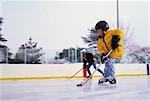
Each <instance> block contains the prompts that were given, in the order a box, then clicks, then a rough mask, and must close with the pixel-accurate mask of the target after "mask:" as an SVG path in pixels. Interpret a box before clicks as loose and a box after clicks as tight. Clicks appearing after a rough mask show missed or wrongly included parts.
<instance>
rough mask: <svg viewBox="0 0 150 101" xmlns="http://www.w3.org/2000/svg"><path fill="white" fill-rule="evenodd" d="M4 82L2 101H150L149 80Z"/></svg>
mask: <svg viewBox="0 0 150 101" xmlns="http://www.w3.org/2000/svg"><path fill="white" fill-rule="evenodd" d="M80 81H81V79H71V80H24V81H1V84H0V87H1V91H0V93H1V94H0V96H1V97H0V101H110V99H112V100H113V101H149V99H150V77H147V76H143V77H117V84H109V83H105V84H98V79H95V78H94V79H91V80H89V81H88V82H87V84H85V85H84V86H82V87H77V86H76V84H77V83H79V82H80Z"/></svg>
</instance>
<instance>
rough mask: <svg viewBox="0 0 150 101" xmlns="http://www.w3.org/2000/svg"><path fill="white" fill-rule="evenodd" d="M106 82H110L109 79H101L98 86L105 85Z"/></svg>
mask: <svg viewBox="0 0 150 101" xmlns="http://www.w3.org/2000/svg"><path fill="white" fill-rule="evenodd" d="M105 82H108V79H106V78H101V79H99V81H98V84H101V83H105Z"/></svg>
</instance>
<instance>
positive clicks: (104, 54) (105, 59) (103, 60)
mask: <svg viewBox="0 0 150 101" xmlns="http://www.w3.org/2000/svg"><path fill="white" fill-rule="evenodd" d="M106 55H107V54H106V53H103V54H102V55H101V62H102V63H105V62H106V61H107V60H109V57H106Z"/></svg>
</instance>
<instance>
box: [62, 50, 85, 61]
mask: <svg viewBox="0 0 150 101" xmlns="http://www.w3.org/2000/svg"><path fill="white" fill-rule="evenodd" d="M82 49H83V48H77V49H75V48H69V49H63V51H62V52H60V53H59V59H66V60H67V61H69V62H71V63H78V62H82V56H81V50H82Z"/></svg>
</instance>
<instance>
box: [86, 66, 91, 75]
mask: <svg viewBox="0 0 150 101" xmlns="http://www.w3.org/2000/svg"><path fill="white" fill-rule="evenodd" d="M90 67H91V63H88V65H87V66H86V68H87V72H88V74H89V76H91V71H90Z"/></svg>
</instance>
